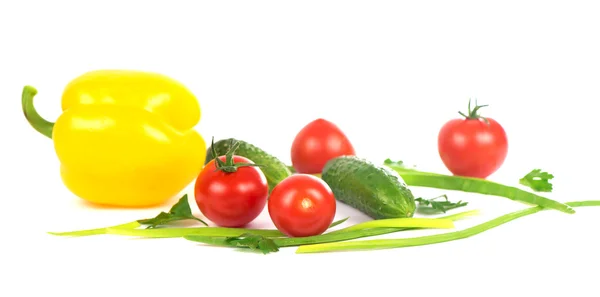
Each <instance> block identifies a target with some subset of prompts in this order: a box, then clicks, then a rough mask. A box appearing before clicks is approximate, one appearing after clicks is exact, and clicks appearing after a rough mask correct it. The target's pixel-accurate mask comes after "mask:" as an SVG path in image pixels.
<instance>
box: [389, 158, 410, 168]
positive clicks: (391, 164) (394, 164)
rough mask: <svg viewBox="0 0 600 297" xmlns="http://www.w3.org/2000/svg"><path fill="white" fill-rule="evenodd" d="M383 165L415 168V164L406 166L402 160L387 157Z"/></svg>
mask: <svg viewBox="0 0 600 297" xmlns="http://www.w3.org/2000/svg"><path fill="white" fill-rule="evenodd" d="M383 165H386V166H388V167H392V168H394V167H395V168H405V169H415V168H416V167H417V166H415V165H413V166H408V165H406V163H404V161H401V160H398V161H394V160H392V159H390V158H387V159H385V160H384V161H383Z"/></svg>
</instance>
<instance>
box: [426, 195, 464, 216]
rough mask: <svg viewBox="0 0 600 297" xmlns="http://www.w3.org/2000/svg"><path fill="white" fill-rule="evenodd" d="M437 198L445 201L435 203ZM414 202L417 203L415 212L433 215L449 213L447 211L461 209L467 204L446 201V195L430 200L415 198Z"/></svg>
mask: <svg viewBox="0 0 600 297" xmlns="http://www.w3.org/2000/svg"><path fill="white" fill-rule="evenodd" d="M439 198H444V199H446V201H437V200H436V199H439ZM415 201H417V202H418V203H419V207H418V208H417V211H419V212H421V213H427V214H433V213H438V212H443V213H446V211H449V210H451V209H455V208H459V207H463V206H466V205H467V204H468V203H467V202H462V200H461V201H458V202H450V201H448V196H447V195H441V196H438V197H434V198H431V199H424V198H417V199H415Z"/></svg>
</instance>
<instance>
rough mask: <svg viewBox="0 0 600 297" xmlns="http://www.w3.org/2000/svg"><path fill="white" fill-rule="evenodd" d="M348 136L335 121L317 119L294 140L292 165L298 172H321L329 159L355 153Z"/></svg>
mask: <svg viewBox="0 0 600 297" xmlns="http://www.w3.org/2000/svg"><path fill="white" fill-rule="evenodd" d="M355 154H356V152H355V150H354V146H353V145H352V143H351V142H350V140H349V139H348V136H346V134H344V132H343V131H342V130H341V129H340V128H339V127H338V126H337V125H336V124H334V123H332V122H330V121H328V120H325V119H321V118H319V119H316V120H314V121H312V122H310V123H308V124H307V125H306V126H304V127H303V128H302V129H301V130H300V131H299V132H298V133H297V134H296V137H295V138H294V141H293V142H292V149H291V158H292V166H293V167H294V169H295V171H296V172H298V173H307V174H316V173H321V171H322V170H323V167H324V166H325V163H327V161H329V160H331V159H333V158H335V157H339V156H351V155H355Z"/></svg>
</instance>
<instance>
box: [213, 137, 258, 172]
mask: <svg viewBox="0 0 600 297" xmlns="http://www.w3.org/2000/svg"><path fill="white" fill-rule="evenodd" d="M239 146H240V143H239V142H238V141H234V140H232V143H231V146H230V147H229V150H227V152H226V153H225V161H223V160H221V159H220V158H219V157H215V168H216V169H215V171H219V170H221V171H223V172H227V173H234V172H236V171H237V170H238V168H240V167H247V166H256V167H260V166H261V165H259V164H254V163H244V162H238V163H234V161H233V156H234V153H235V151H236V150H237V149H238V147H239ZM212 154H213V156H218V155H217V150H216V148H215V137H214V136H213V138H212Z"/></svg>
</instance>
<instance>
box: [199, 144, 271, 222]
mask: <svg viewBox="0 0 600 297" xmlns="http://www.w3.org/2000/svg"><path fill="white" fill-rule="evenodd" d="M219 159H221V160H222V161H225V160H226V158H225V156H220V157H219ZM233 162H234V163H241V162H243V163H253V162H252V161H251V160H249V159H247V158H244V157H241V156H235V155H234V156H233ZM216 169H217V167H216V164H215V160H212V161H210V162H209V163H208V164H206V166H205V167H204V169H202V171H201V172H200V174H199V175H198V178H197V179H196V184H195V188H194V192H195V197H196V203H197V204H198V208H199V209H200V211H201V212H202V214H204V215H205V216H206V218H208V219H209V220H211V221H212V222H214V223H215V224H217V225H219V226H223V227H241V226H244V225H246V224H248V223H250V222H251V221H253V220H254V219H255V218H256V217H258V215H260V213H261V212H262V211H263V209H264V208H265V205H266V204H267V197H268V192H269V188H268V185H267V178H266V177H265V175H264V173H263V172H262V171H261V170H260V169H259V168H258V167H256V166H244V167H238V168H237V170H236V171H235V172H224V171H222V170H216Z"/></svg>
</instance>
